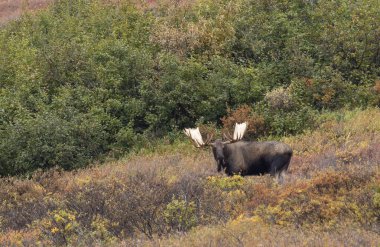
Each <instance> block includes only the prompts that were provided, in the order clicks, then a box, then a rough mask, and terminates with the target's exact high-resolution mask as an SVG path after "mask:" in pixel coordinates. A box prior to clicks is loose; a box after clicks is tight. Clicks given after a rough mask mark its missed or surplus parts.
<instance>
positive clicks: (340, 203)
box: [0, 108, 380, 246]
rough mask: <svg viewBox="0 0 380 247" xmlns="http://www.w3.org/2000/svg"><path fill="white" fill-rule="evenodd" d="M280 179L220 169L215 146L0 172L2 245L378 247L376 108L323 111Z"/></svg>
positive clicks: (379, 115)
mask: <svg viewBox="0 0 380 247" xmlns="http://www.w3.org/2000/svg"><path fill="white" fill-rule="evenodd" d="M323 116H324V117H323V119H321V123H322V124H321V126H320V127H319V128H318V129H316V130H314V131H310V132H309V133H305V134H302V135H299V136H294V137H288V138H282V140H281V141H283V142H285V143H288V144H289V145H290V146H292V148H293V149H294V157H293V159H292V162H291V164H290V169H289V172H288V174H287V176H286V179H285V182H284V183H283V184H278V183H277V182H276V181H275V180H274V179H273V178H271V177H269V176H262V177H257V176H252V177H244V178H243V177H240V176H233V177H227V176H225V175H222V174H218V173H217V172H216V167H215V164H214V160H213V158H212V154H211V152H210V150H198V149H195V148H194V147H192V146H191V144H190V142H179V143H176V144H174V145H172V146H161V147H158V148H157V150H156V151H155V152H153V153H150V154H144V155H142V154H140V155H134V156H130V157H128V158H125V159H124V160H120V161H117V162H111V163H108V164H105V165H102V166H94V167H92V168H89V169H83V170H78V171H72V172H65V171H61V170H57V169H56V170H50V171H48V172H39V173H35V174H34V175H33V176H32V177H31V178H29V179H21V178H15V177H10V178H3V179H1V180H0V186H1V190H0V201H1V204H0V233H1V234H0V246H35V245H36V246H38V245H52V244H54V245H70V246H78V245H79V246H94V245H96V246H101V245H112V246H326V245H329V246H379V245H380V235H379V233H380V185H379V184H380V152H379V150H380V112H379V109H377V108H374V109H369V110H364V111H360V110H356V111H347V112H344V113H331V114H325V115H323Z"/></svg>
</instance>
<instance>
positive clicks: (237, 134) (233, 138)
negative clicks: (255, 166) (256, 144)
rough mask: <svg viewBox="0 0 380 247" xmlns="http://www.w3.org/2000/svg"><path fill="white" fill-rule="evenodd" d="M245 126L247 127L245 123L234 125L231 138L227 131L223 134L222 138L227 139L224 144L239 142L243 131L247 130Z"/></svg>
mask: <svg viewBox="0 0 380 247" xmlns="http://www.w3.org/2000/svg"><path fill="white" fill-rule="evenodd" d="M247 126H248V123H247V122H244V123H240V124H239V123H236V124H235V131H234V135H233V136H231V134H230V132H228V131H227V133H224V134H223V135H224V138H226V139H227V141H226V142H225V143H231V142H237V141H240V140H241V139H242V138H243V136H244V134H245V131H246V130H247Z"/></svg>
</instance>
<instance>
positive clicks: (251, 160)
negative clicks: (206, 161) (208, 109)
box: [184, 122, 293, 181]
mask: <svg viewBox="0 0 380 247" xmlns="http://www.w3.org/2000/svg"><path fill="white" fill-rule="evenodd" d="M247 125H248V124H247V122H244V123H236V124H235V130H234V134H233V136H231V135H230V134H224V140H222V139H216V140H214V141H212V139H213V136H212V135H207V139H206V141H203V138H202V135H201V133H200V131H199V127H197V128H186V129H185V130H184V132H185V134H186V135H187V136H188V137H190V138H191V140H192V141H193V143H194V145H195V146H196V147H197V148H201V147H207V146H211V147H212V152H213V154H214V158H215V161H216V164H217V167H218V172H220V171H222V170H224V171H225V173H226V174H227V175H229V176H232V175H234V174H240V175H241V176H247V175H264V174H270V175H271V176H274V177H275V178H276V179H277V180H280V181H282V180H283V176H284V173H285V172H286V171H287V170H288V167H289V163H290V160H291V158H292V154H293V151H292V149H291V148H290V147H289V145H287V144H285V143H282V142H276V141H265V142H256V141H243V140H242V139H243V136H244V134H245V132H246V130H247Z"/></svg>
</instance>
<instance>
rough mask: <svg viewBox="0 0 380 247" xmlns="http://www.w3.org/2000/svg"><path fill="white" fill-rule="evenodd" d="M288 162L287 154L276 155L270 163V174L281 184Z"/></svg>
mask: <svg viewBox="0 0 380 247" xmlns="http://www.w3.org/2000/svg"><path fill="white" fill-rule="evenodd" d="M289 163H290V157H288V156H278V157H276V158H275V159H274V160H273V162H272V164H271V170H270V175H271V176H274V177H275V178H276V180H277V181H278V182H279V183H281V184H282V183H283V181H284V178H283V176H284V173H285V172H286V170H287V169H288V166H289Z"/></svg>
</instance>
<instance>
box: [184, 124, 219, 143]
mask: <svg viewBox="0 0 380 247" xmlns="http://www.w3.org/2000/svg"><path fill="white" fill-rule="evenodd" d="M184 132H185V134H186V135H187V136H188V137H190V139H191V140H192V141H193V142H194V144H195V146H196V147H197V148H200V147H202V146H207V145H209V143H210V142H211V139H212V137H213V135H209V134H208V135H207V139H206V142H203V138H202V135H201V132H199V127H197V128H195V129H191V128H188V129H184Z"/></svg>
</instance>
